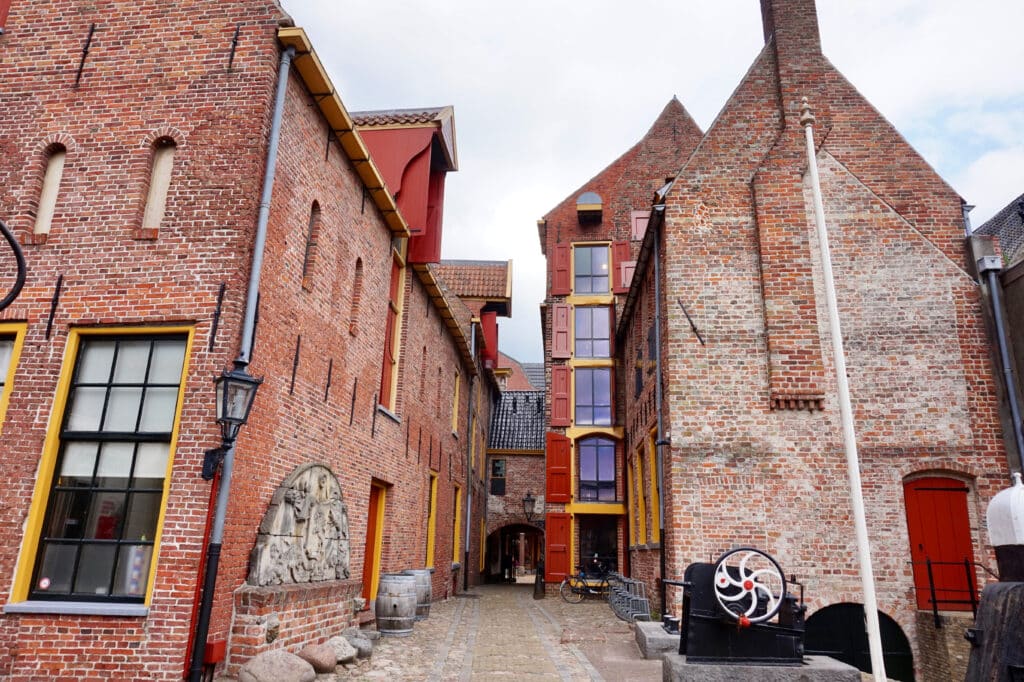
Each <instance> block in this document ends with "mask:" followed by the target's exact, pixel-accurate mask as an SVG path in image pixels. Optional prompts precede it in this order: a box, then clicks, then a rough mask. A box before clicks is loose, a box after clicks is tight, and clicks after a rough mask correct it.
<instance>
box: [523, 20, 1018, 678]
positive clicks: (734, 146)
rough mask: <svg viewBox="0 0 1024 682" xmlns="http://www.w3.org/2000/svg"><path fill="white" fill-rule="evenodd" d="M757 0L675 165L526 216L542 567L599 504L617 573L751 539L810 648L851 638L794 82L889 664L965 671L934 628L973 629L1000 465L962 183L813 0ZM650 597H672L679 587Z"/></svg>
mask: <svg viewBox="0 0 1024 682" xmlns="http://www.w3.org/2000/svg"><path fill="white" fill-rule="evenodd" d="M761 4H762V15H763V19H764V29H765V31H764V32H765V47H764V49H763V50H762V52H761V53H760V54H759V55H758V57H757V59H756V60H755V61H754V63H753V64H752V65H751V67H750V69H749V70H748V72H747V74H746V76H745V77H744V79H743V80H742V82H741V83H740V84H739V86H738V87H737V88H736V90H735V91H734V93H733V95H732V96H731V97H730V99H729V100H728V101H727V102H726V103H725V106H724V107H723V109H722V110H721V112H720V113H719V115H718V117H717V118H716V120H715V121H714V123H713V124H712V126H711V128H710V129H709V130H708V131H707V132H706V133H703V134H701V133H700V132H699V131H697V130H696V126H692V124H691V125H690V127H689V128H682V127H678V128H677V130H682V131H687V132H686V133H685V135H683V136H682V140H681V141H680V142H679V144H678V145H677V148H676V157H675V159H672V157H671V155H670V154H669V155H666V157H665V158H666V161H667V163H669V164H670V165H671V164H673V163H675V165H674V166H673V167H671V168H667V169H664V172H663V173H661V174H659V173H654V172H648V173H644V172H643V171H644V170H645V169H640V171H639V172H637V171H634V174H633V176H632V177H633V179H634V180H635V182H636V185H637V186H636V188H635V193H630V191H631V190H632V188H630V187H627V186H626V185H625V184H624V183H623V182H622V180H619V183H620V184H619V186H618V187H616V188H615V189H614V190H613V191H611V192H609V189H608V180H609V178H611V177H614V178H622V177H624V176H626V177H628V174H627V173H623V172H621V171H620V170H619V169H617V168H616V166H615V165H613V166H612V167H609V169H606V170H605V171H603V172H602V173H601V174H599V175H598V176H596V177H595V178H594V180H592V181H591V182H590V183H588V184H586V185H584V186H583V187H581V188H580V190H578V191H577V192H575V193H574V194H573V195H571V196H570V197H569V199H567V200H566V202H564V203H563V204H562V205H560V206H559V207H558V208H557V209H556V210H555V211H553V212H552V213H551V214H549V215H548V216H546V217H545V220H543V221H541V243H542V248H543V249H544V250H545V253H546V255H547V257H548V274H549V288H548V294H549V296H548V299H547V302H546V307H547V312H546V317H545V322H546V325H545V352H546V357H547V358H548V366H549V371H550V379H549V387H550V401H551V404H550V408H549V415H550V416H549V432H548V436H547V477H548V485H547V491H548V500H547V501H548V505H547V510H548V515H547V527H546V530H547V538H546V542H547V548H548V550H547V560H548V566H547V577H548V580H557V579H559V577H560V575H561V574H563V573H564V571H566V570H570V569H571V567H572V565H573V563H574V562H577V561H576V558H577V557H579V556H581V555H584V554H586V553H588V552H589V551H590V547H592V546H593V544H592V543H593V540H588V538H587V535H586V533H587V530H588V529H587V528H585V527H584V525H583V521H584V520H586V519H588V518H592V516H591V515H596V514H602V517H601V518H604V519H609V521H607V522H606V523H607V531H606V532H607V535H606V538H607V539H606V540H605V543H606V546H608V547H609V548H611V547H614V549H615V552H616V553H617V556H618V562H619V568H620V570H623V572H627V573H630V574H632V575H633V576H635V577H641V578H643V579H645V580H646V581H647V582H648V588H649V592H650V593H651V594H652V595H655V596H657V595H658V592H659V588H660V585H659V579H660V578H661V577H662V576H664V577H666V578H671V579H679V578H681V576H682V574H683V571H684V569H685V567H686V566H687V565H689V564H690V563H693V562H697V561H706V560H707V559H708V557H709V556H710V557H714V556H718V555H719V554H721V553H723V552H725V551H727V550H730V549H732V548H734V547H737V546H750V545H752V546H755V547H759V548H761V549H763V550H765V551H767V552H769V553H770V554H772V555H774V556H775V557H776V558H777V559H778V560H779V561H780V563H781V564H782V566H783V568H784V570H785V571H786V574H787V575H789V574H792V575H795V576H797V578H798V580H799V581H800V582H801V583H802V584H803V585H804V586H805V588H806V595H807V600H808V606H809V611H808V615H809V620H808V649H809V650H814V649H815V647H817V648H818V650H821V649H824V648H826V647H824V645H823V644H822V642H823V640H822V638H823V637H827V636H829V635H832V636H834V637H835V638H836V640H837V641H840V642H852V641H856V638H857V637H858V630H859V633H860V635H859V636H863V629H864V626H863V620H862V617H863V610H862V608H861V607H860V603H861V602H862V597H861V585H860V579H859V574H858V571H857V565H858V564H857V554H856V547H855V543H854V531H853V522H852V518H851V507H850V501H849V493H848V487H847V475H846V465H845V459H844V456H843V447H842V438H841V431H840V426H839V416H838V408H837V393H836V387H835V385H834V374H833V370H832V368H833V357H832V353H831V345H830V340H829V336H828V334H829V332H828V324H827V317H826V310H825V300H824V293H823V289H822V287H823V284H822V280H821V272H820V262H819V255H818V250H817V247H816V241H815V239H814V234H815V232H814V217H813V210H812V198H811V190H810V181H809V176H808V173H807V159H806V155H805V152H804V139H803V128H802V127H801V125H800V123H799V117H800V113H801V112H800V103H801V98H803V97H807V98H808V99H809V101H810V103H811V105H812V107H813V109H814V114H815V116H816V117H817V123H816V125H815V137H816V142H817V145H818V155H817V163H818V165H819V167H820V169H821V170H820V172H821V178H822V180H821V182H822V191H823V194H824V204H825V217H826V223H827V224H828V226H829V231H830V239H831V241H832V259H833V262H834V268H835V272H836V287H837V290H838V291H837V295H838V300H839V309H840V315H841V317H842V322H843V333H844V337H845V343H846V355H847V363H848V375H849V381H850V387H851V388H850V390H851V393H852V398H853V403H854V413H855V421H856V431H857V439H858V446H859V450H860V456H861V469H862V475H863V490H864V495H865V499H866V505H867V508H868V518H867V522H868V531H869V536H870V541H871V546H872V552H873V556H872V559H873V567H874V573H875V578H876V584H877V590H878V602H879V608H880V611H881V620H882V632H883V645H884V648H885V649H886V651H887V668H888V672H889V675H890V677H893V678H896V679H913V675H914V674H915V672H916V674H917V675H919V676H921V677H923V678H924V679H943V678H951V677H952V678H956V676H957V674H959V676H960V678H961V679H962V676H963V670H962V666H963V663H964V662H965V661H966V657H965V656H963V653H964V646H965V645H964V644H963V643H962V642H961V641H959V637H958V636H956V635H949V633H950V632H954V631H955V632H960V631H961V630H962V628H959V627H957V626H959V625H961V624H963V623H965V622H969V620H968V619H969V616H970V604H969V594H970V592H971V582H970V581H973V585H974V586H975V587H976V586H977V585H978V584H979V583H981V582H984V580H985V579H986V570H985V569H991V568H994V566H993V564H992V561H991V556H990V551H989V549H988V548H987V542H986V538H985V531H984V523H983V522H982V518H983V516H984V510H985V506H986V504H987V502H988V500H989V499H990V498H991V496H992V495H993V494H994V493H995V492H997V491H998V490H999V489H1000V488H1001V487H1002V486H1003V485H1004V484H1005V481H1006V476H1007V456H1006V450H1005V447H1004V442H1003V439H1002V434H1001V432H1000V424H999V418H998V404H997V398H996V388H995V383H994V380H993V366H992V362H991V357H990V353H989V342H988V339H987V337H986V334H985V328H984V324H983V318H982V305H981V298H980V293H979V287H978V283H977V281H976V280H975V278H974V276H973V272H974V271H973V266H972V264H971V263H970V262H969V261H970V259H969V258H968V257H967V253H966V250H965V245H964V218H963V201H962V200H961V198H960V197H959V196H958V195H957V194H956V193H955V192H954V191H953V190H952V189H951V188H950V187H949V186H948V185H947V184H946V183H945V182H944V181H943V180H942V179H941V178H939V177H938V176H937V175H936V174H935V172H934V171H933V170H932V169H931V168H930V167H929V166H928V165H927V163H925V162H924V160H923V159H921V157H920V156H919V155H918V154H917V153H916V152H915V151H914V150H913V149H912V148H911V147H910V146H909V145H908V144H907V143H906V141H905V140H904V139H903V138H902V137H901V136H900V135H899V133H898V132H897V131H896V130H894V129H893V128H892V126H891V125H890V124H889V123H888V122H887V121H886V120H885V119H884V118H883V117H882V116H881V115H880V114H879V113H878V112H877V111H875V110H874V109H873V108H872V107H871V105H870V104H869V103H868V102H867V101H866V100H865V99H864V98H863V97H862V96H861V95H860V94H859V93H858V92H857V91H856V90H855V89H854V88H853V87H852V86H851V85H850V84H849V83H848V82H847V81H846V80H845V79H844V78H843V77H842V76H841V75H840V74H839V73H838V72H837V71H836V70H835V68H834V67H833V66H832V65H831V64H830V63H829V62H828V60H827V59H826V58H825V57H824V56H823V54H822V52H821V46H820V39H819V35H818V27H817V18H816V13H815V8H814V3H813V0H763V2H762V3H761ZM663 117H664V114H663ZM657 127H658V124H655V128H654V129H652V133H653V131H654V130H656V129H657ZM649 137H650V134H649ZM643 144H644V143H643V142H641V145H643ZM624 158H628V154H627V157H624ZM616 163H617V164H619V163H621V159H620V161H619V162H616ZM664 178H668V182H667V184H666V182H665V181H664V180H663V179H664ZM655 185H656V186H655ZM620 188H621V189H620ZM652 196H653V197H654V199H653V206H652ZM572 202H575V203H577V204H578V205H577V207H576V208H577V210H576V211H575V214H574V213H573V211H572V210H571V209H572V206H571V203H572ZM647 219H649V222H648V224H646V225H644V226H640V225H638V223H640V222H641V221H645V220H647ZM632 229H635V230H636V231H635V232H634V233H633V234H635V236H636V238H637V241H632V242H626V241H625V240H626V239H627V238H628V237H629V236H630V235H631V230H632ZM623 242H625V243H624V245H623ZM566 252H569V253H571V254H572V258H571V259H570V258H568V257H567V256H566V255H565V254H566ZM595 254H596V255H595ZM597 292H600V294H599V295H598V294H597ZM659 294H660V295H659ZM596 304H599V305H601V306H607V307H608V308H609V310H611V309H612V308H611V307H612V306H613V305H614V310H615V311H616V313H617V315H616V318H615V320H614V321H613V322H612V323H611V324H612V325H613V328H614V330H615V331H614V333H612V334H609V336H608V339H607V343H608V344H609V345H611V346H613V348H611V349H609V351H607V352H605V353H604V354H603V357H602V359H601V360H600V361H598V360H595V359H591V357H592V356H593V355H595V353H594V352H593V350H592V348H593V346H591V344H596V343H597V340H598V338H599V335H598V334H597V332H596V331H594V330H595V329H596V328H597V325H594V324H593V322H592V320H591V319H589V318H587V313H585V312H584V313H583V314H582V316H581V313H580V311H581V309H582V310H584V311H585V310H587V308H589V307H590V306H593V305H596ZM601 319H602V326H601V333H602V334H604V326H603V320H604V319H605V317H604V313H602V318H601ZM581 340H582V342H583V343H584V346H583V348H582V352H581V346H580V344H581ZM602 340H603V339H602ZM605 368H611V369H605ZM581 370H583V372H584V373H583V374H581ZM598 372H600V373H602V374H603V376H602V377H601V378H600V382H599V381H598V378H597V377H596V376H595V375H596V374H597V373H598ZM602 409H603V412H601V411H600V410H602ZM581 414H582V415H583V417H584V420H581V419H580V417H581ZM599 416H600V417H601V418H602V419H603V422H602V421H601V420H600V419H599ZM581 421H584V422H589V423H590V424H593V425H594V426H587V427H581ZM599 424H600V425H601V426H600V428H597V425H599ZM595 435H597V436H598V437H599V438H600V439H601V441H599V443H598V451H597V457H596V463H597V468H596V474H595V469H594V468H593V465H594V460H595V457H594V454H593V452H591V451H590V450H592V449H593V448H590V449H588V444H589V443H588V441H590V440H591V439H592V438H594V436H595ZM604 443H606V445H604V447H606V449H607V453H608V454H607V455H606V457H607V462H608V466H607V469H602V468H601V466H602V462H603V461H604V460H602V456H601V451H600V449H599V448H600V447H601V446H602V444H604ZM659 444H660V447H659ZM613 452H614V455H613V454H612V453H613ZM613 457H614V459H613ZM612 461H614V463H615V464H614V468H613V467H612V466H611V462H612ZM604 472H607V473H604ZM659 472H660V473H661V480H660V481H659ZM595 479H596V480H595ZM602 491H605V492H604V494H605V497H602ZM553 492H556V493H557V494H558V495H559V497H558V499H557V500H556V499H553V495H552V493H553ZM595 494H596V501H594V502H586V503H584V502H582V500H586V499H588V498H594V497H595ZM598 505H603V506H601V507H600V510H599V509H598ZM660 510H663V519H664V521H663V523H662V522H660V520H659V511H660ZM615 519H620V521H618V523H616V521H615ZM612 529H614V530H615V531H616V533H617V537H615V540H617V545H613V544H612V538H613V534H612ZM588 542H591V545H590V547H588V546H587V544H586V543H588ZM627 545H628V550H629V551H628V552H626V551H625V550H626V547H627ZM928 560H931V561H932V562H934V565H933V569H934V578H933V579H934V583H935V587H936V598H937V600H938V601H939V604H938V611H939V615H938V617H937V620H936V617H935V616H934V615H933V612H932V604H931V601H930V600H931V597H930V594H929V578H928V575H927V566H926V562H927V561H928ZM964 560H966V561H967V562H968V566H969V570H965V568H964ZM945 562H948V563H945ZM971 562H974V563H971ZM577 563H578V562H577ZM655 601H657V600H655ZM958 602H959V603H958ZM666 603H667V605H666V607H665V608H666V609H669V610H678V608H679V606H678V603H679V595H678V593H677V592H676V591H675V590H674V589H671V590H669V591H668V593H667V597H666ZM658 608H661V607H660V606H659V607H658ZM965 610H966V611H967V613H966V614H964V611H965ZM938 622H943V623H944V624H945V625H946V627H944V628H940V627H939V626H938ZM841 646H849V645H848V644H842V645H841ZM848 653H849V657H848V660H851V661H852V662H854V663H856V664H859V665H863V664H864V662H865V661H864V659H858V658H857V653H856V652H855V651H851V652H848ZM843 656H844V657H845V656H846V653H844V654H843ZM958 657H959V658H958Z"/></svg>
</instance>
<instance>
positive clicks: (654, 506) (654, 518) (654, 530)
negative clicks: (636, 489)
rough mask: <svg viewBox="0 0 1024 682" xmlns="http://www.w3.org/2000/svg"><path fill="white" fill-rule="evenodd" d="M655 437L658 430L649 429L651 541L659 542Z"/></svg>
mask: <svg viewBox="0 0 1024 682" xmlns="http://www.w3.org/2000/svg"><path fill="white" fill-rule="evenodd" d="M657 438H658V430H657V429H651V433H650V435H649V436H648V438H647V456H648V462H649V464H648V471H649V472H650V476H651V542H652V543H657V542H661V529H660V528H659V527H658V510H659V509H660V508H661V499H660V498H659V497H658V460H657V445H655V443H657Z"/></svg>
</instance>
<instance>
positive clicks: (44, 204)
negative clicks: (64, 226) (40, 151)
mask: <svg viewBox="0 0 1024 682" xmlns="http://www.w3.org/2000/svg"><path fill="white" fill-rule="evenodd" d="M66 158H67V150H66V149H65V148H64V147H62V146H60V145H58V146H55V147H54V148H53V149H51V150H50V153H49V154H48V155H47V157H46V171H45V173H44V175H43V188H42V191H40V192H39V207H38V208H37V209H36V223H35V225H34V226H33V228H32V234H49V233H50V225H51V224H52V223H53V214H54V212H55V211H56V209H57V195H58V194H59V193H60V181H61V178H62V177H63V176H64V161H65V159H66Z"/></svg>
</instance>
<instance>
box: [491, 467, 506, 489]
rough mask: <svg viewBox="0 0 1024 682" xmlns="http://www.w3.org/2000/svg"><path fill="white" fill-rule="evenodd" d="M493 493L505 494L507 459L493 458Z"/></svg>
mask: <svg viewBox="0 0 1024 682" xmlns="http://www.w3.org/2000/svg"><path fill="white" fill-rule="evenodd" d="M491 494H492V495H504V494H505V460H504V459H492V460H491Z"/></svg>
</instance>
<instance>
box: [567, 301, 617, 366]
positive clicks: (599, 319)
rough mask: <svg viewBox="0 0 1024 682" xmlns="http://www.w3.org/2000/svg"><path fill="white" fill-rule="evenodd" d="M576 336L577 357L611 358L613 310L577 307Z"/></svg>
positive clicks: (602, 307) (604, 307)
mask: <svg viewBox="0 0 1024 682" xmlns="http://www.w3.org/2000/svg"><path fill="white" fill-rule="evenodd" d="M574 335H575V344H576V348H575V355H576V357H578V358H608V357H611V343H610V337H611V309H610V308H608V307H607V306H601V307H577V308H576V325H575V331H574Z"/></svg>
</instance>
